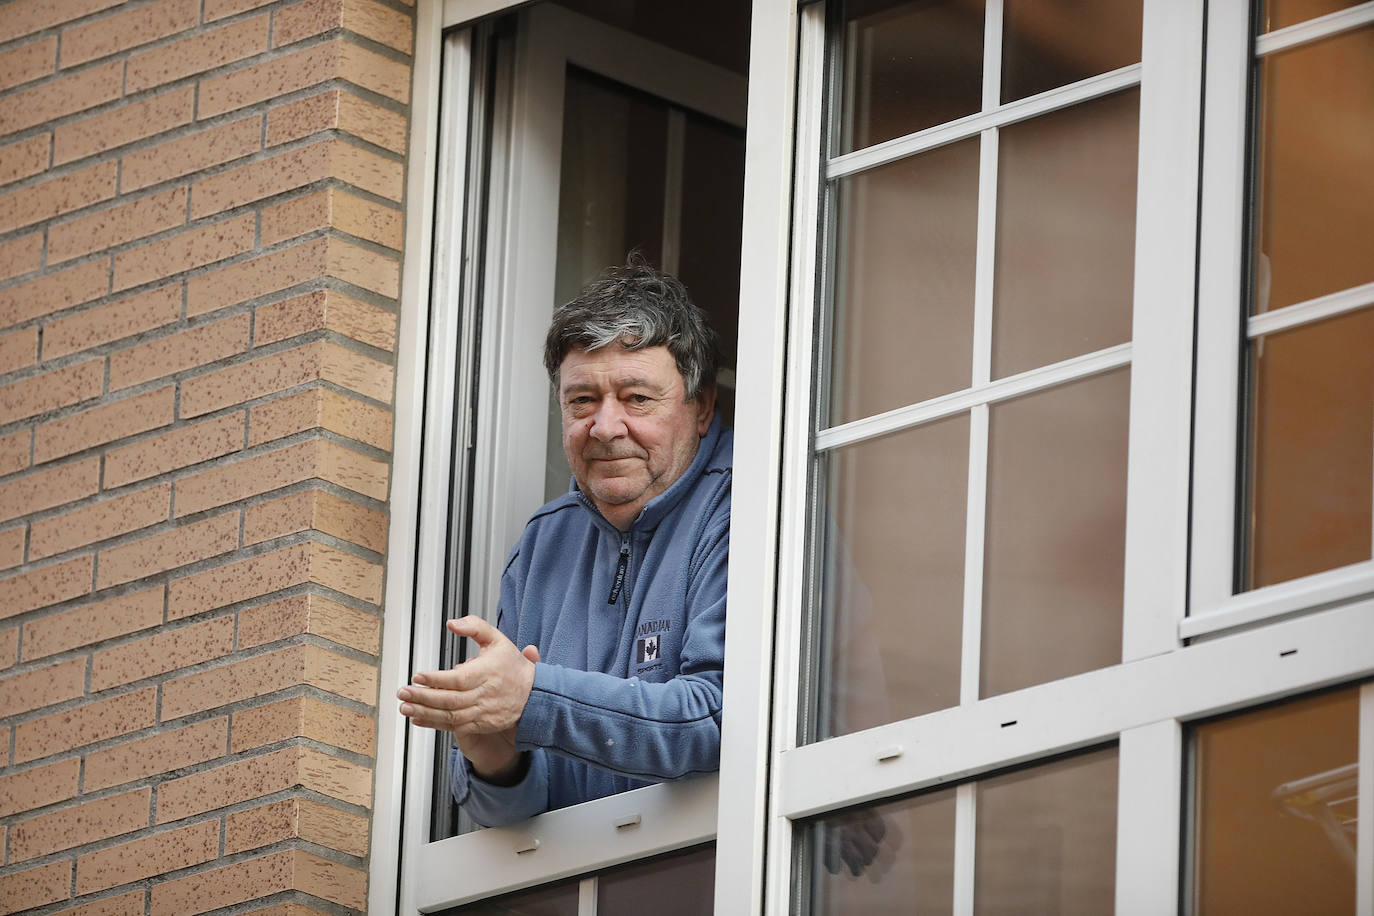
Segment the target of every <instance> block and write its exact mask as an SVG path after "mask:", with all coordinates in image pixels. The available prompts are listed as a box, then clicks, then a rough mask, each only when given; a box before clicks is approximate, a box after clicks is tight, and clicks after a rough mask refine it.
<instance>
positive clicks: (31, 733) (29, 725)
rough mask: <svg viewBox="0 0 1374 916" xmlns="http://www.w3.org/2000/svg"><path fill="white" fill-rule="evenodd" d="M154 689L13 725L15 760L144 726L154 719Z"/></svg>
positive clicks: (52, 751) (155, 693) (47, 754)
mask: <svg viewBox="0 0 1374 916" xmlns="http://www.w3.org/2000/svg"><path fill="white" fill-rule="evenodd" d="M156 709H157V688H156V687H148V688H145V689H143V690H136V691H134V692H133V693H126V694H122V695H120V696H117V697H110V698H109V699H108V700H96V701H94V702H91V703H86V704H85V705H83V706H77V707H75V708H74V709H68V710H65V711H63V712H56V713H53V714H52V715H49V716H44V717H43V718H41V719H34V720H32V721H29V722H23V723H21V724H19V725H16V726H15V727H14V762H15V763H25V762H27V761H29V760H37V759H38V758H40V757H48V756H51V755H53V754H57V753H60V752H62V751H66V750H71V749H72V748H76V747H82V746H84V745H87V744H94V743H95V742H97V741H103V740H105V739H106V738H113V737H115V736H117V735H126V734H128V733H129V732H133V731H138V730H139V729H140V728H147V727H148V726H150V725H152V724H153V723H154V722H155V721H156Z"/></svg>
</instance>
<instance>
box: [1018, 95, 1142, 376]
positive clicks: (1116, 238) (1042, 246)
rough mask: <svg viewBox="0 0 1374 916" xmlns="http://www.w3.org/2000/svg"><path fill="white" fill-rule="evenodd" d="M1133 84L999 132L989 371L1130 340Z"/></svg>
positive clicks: (1136, 101)
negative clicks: (1123, 90) (994, 276)
mask: <svg viewBox="0 0 1374 916" xmlns="http://www.w3.org/2000/svg"><path fill="white" fill-rule="evenodd" d="M1139 122H1140V91H1139V90H1136V89H1132V90H1130V91H1128V92H1122V93H1118V94H1116V95H1112V96H1108V97H1107V98H1103V99H1097V100H1095V101H1092V102H1085V103H1083V104H1081V105H1075V106H1074V107H1072V108H1068V109H1064V110H1062V111H1057V112H1055V113H1053V114H1049V115H1045V116H1044V117H1040V118H1035V119H1033V120H1030V121H1023V122H1021V123H1020V124H1014V125H1012V126H1011V127H1007V128H1005V129H1003V130H1002V131H1001V137H1000V139H999V143H998V169H997V185H998V188H997V261H996V280H995V282H994V305H993V336H992V340H993V348H992V369H993V376H994V377H997V378H1001V377H1003V376H1007V375H1014V374H1015V373H1017V372H1022V371H1025V370H1027V369H1033V368H1035V367H1037V366H1044V365H1048V364H1049V363H1053V362H1058V361H1059V360H1061V359H1067V358H1069V357H1071V356H1078V355H1080V354H1083V353H1091V352H1092V351H1094V350H1100V349H1102V348H1104V347H1110V346H1114V345H1116V344H1120V343H1125V342H1126V341H1128V340H1130V339H1131V299H1132V287H1133V285H1134V269H1133V268H1134V265H1135V196H1136V187H1135V185H1136V182H1135V176H1136V138H1137V134H1138V132H1139Z"/></svg>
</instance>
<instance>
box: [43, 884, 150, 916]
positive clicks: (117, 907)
mask: <svg viewBox="0 0 1374 916" xmlns="http://www.w3.org/2000/svg"><path fill="white" fill-rule="evenodd" d="M145 896H147V891H145V890H143V889H142V888H140V889H139V890H136V891H130V892H129V893H127V894H120V895H118V896H116V897H103V898H101V899H100V900H96V901H95V902H93V903H87V904H83V905H82V906H76V907H72V908H71V909H69V910H58V911H57V912H56V913H54V914H52V916H143V904H144V899H143V898H144V897H145Z"/></svg>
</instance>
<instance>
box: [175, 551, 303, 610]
mask: <svg viewBox="0 0 1374 916" xmlns="http://www.w3.org/2000/svg"><path fill="white" fill-rule="evenodd" d="M314 546H316V545H314V544H310V543H304V544H296V545H293V546H291V547H284V548H282V549H281V550H274V551H272V552H270V553H265V554H262V555H261V556H256V557H249V558H248V559H246V560H240V561H238V562H236V563H228V564H225V565H224V566H217V567H215V568H213V569H207V570H205V571H204V572H201V573H196V574H194V575H190V576H186V577H184V578H181V579H174V580H172V581H171V582H170V583H168V586H167V588H168V591H167V602H168V604H167V616H168V618H169V619H171V620H177V619H179V618H181V617H189V616H191V615H192V614H199V613H201V612H203V611H209V610H213V609H214V608H217V607H224V606H225V605H229V604H234V603H235V602H238V601H246V600H247V599H249V598H256V597H258V596H259V595H267V594H270V593H272V592H275V591H280V590H281V589H284V588H290V587H291V586H293V585H300V584H302V583H305V582H309V581H310V576H311V566H310V564H311V551H312V548H313V547H314Z"/></svg>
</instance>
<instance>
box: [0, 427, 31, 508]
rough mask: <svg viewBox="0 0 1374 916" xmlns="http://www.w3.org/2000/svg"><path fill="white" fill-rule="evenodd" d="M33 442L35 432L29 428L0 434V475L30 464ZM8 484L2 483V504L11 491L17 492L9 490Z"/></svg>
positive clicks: (0, 491) (2, 504)
mask: <svg viewBox="0 0 1374 916" xmlns="http://www.w3.org/2000/svg"><path fill="white" fill-rule="evenodd" d="M32 443H33V432H32V431H31V430H27V429H21V430H19V431H18V432H13V433H10V434H9V435H6V436H0V476H4V475H7V474H13V473H14V472H16V471H22V470H23V469H24V468H26V467H28V466H29V449H30V447H31V445H32ZM7 486H8V484H0V506H4V505H5V498H6V497H7V496H8V495H9V494H10V493H11V492H17V491H11V490H7V489H6V487H7Z"/></svg>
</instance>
